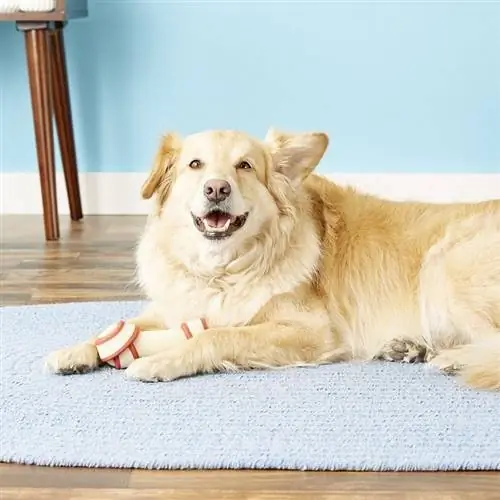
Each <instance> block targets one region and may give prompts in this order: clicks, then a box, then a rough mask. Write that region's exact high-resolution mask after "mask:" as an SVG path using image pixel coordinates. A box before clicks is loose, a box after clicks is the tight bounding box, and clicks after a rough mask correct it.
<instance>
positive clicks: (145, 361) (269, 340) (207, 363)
mask: <svg viewBox="0 0 500 500" xmlns="http://www.w3.org/2000/svg"><path fill="white" fill-rule="evenodd" d="M344 359H347V353H346V351H344V350H343V349H337V348H336V347H335V346H334V342H333V339H332V336H331V334H330V332H329V331H327V330H325V331H323V332H322V331H317V330H315V331H312V330H311V329H308V328H306V327H304V326H303V325H302V324H299V323H297V324H294V323H278V322H276V323H275V322H268V323H263V324H259V325H254V326H245V327H235V328H220V329H211V330H207V331H206V332H205V333H203V334H202V335H199V336H197V337H195V338H194V339H192V340H189V341H181V342H180V343H179V345H178V347H177V348H176V349H172V350H169V351H165V352H162V353H159V354H156V355H154V356H148V357H147V358H142V359H137V360H136V361H134V362H133V363H132V364H131V365H130V366H129V367H128V368H127V370H126V375H127V376H128V377H129V378H132V379H136V380H142V381H148V382H156V381H169V380H174V379H177V378H180V377H186V376H190V375H195V374H198V373H211V372H216V371H227V370H238V369H251V368H277V367H285V366H298V365H317V364H322V363H327V362H331V361H341V360H344Z"/></svg>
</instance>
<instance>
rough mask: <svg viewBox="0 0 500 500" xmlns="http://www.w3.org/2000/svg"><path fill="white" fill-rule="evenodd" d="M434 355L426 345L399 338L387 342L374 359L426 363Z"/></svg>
mask: <svg viewBox="0 0 500 500" xmlns="http://www.w3.org/2000/svg"><path fill="white" fill-rule="evenodd" d="M432 355H433V353H432V352H431V351H430V350H429V349H428V348H427V347H426V346H424V345H421V344H418V343H417V342H413V341H412V340H407V339H403V338H399V339H393V340H391V341H389V342H387V344H385V345H384V347H382V349H381V351H380V352H379V353H378V354H377V355H376V356H375V358H374V359H377V360H382V361H397V362H400V363H425V362H426V361H429V359H431V357H432Z"/></svg>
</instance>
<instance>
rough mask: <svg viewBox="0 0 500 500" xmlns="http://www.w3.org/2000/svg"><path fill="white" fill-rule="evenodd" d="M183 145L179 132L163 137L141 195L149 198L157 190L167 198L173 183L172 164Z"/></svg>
mask: <svg viewBox="0 0 500 500" xmlns="http://www.w3.org/2000/svg"><path fill="white" fill-rule="evenodd" d="M180 147H181V140H180V138H179V136H178V135H177V134H168V135H165V136H163V137H162V138H161V141H160V147H159V148H158V150H157V152H156V156H155V159H154V162H153V168H152V169H151V172H150V173H149V177H148V178H147V179H146V182H145V183H144V184H143V186H142V191H141V195H142V197H143V198H144V199H145V200H147V199H149V198H151V196H153V194H154V193H156V192H157V191H160V190H161V192H162V198H163V199H166V197H167V195H168V191H169V190H170V186H171V185H172V180H173V177H172V171H171V170H172V166H173V164H174V162H175V159H176V157H177V154H178V152H179V150H180Z"/></svg>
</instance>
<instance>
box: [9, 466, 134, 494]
mask: <svg viewBox="0 0 500 500" xmlns="http://www.w3.org/2000/svg"><path fill="white" fill-rule="evenodd" d="M129 479H130V470H128V469H91V468H80V467H65V468H61V467H36V466H34V465H0V487H1V488H2V489H8V488H14V487H23V488H63V489H66V488H85V489H89V488H108V489H110V488H127V487H128V483H129ZM0 498H2V497H1V496H0Z"/></svg>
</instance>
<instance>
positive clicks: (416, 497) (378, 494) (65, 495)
mask: <svg viewBox="0 0 500 500" xmlns="http://www.w3.org/2000/svg"><path fill="white" fill-rule="evenodd" d="M0 495H1V496H0V498H2V500H34V499H37V500H116V499H123V500H128V499H131V500H159V499H162V500H163V499H165V500H170V499H176V500H242V499H245V500H247V499H248V500H312V499H314V500H338V499H343V500H346V499H348V500H367V499H372V498H377V499H388V500H396V499H398V500H424V499H425V500H469V499H470V500H477V499H481V500H498V498H499V497H498V494H495V493H493V494H482V493H480V492H479V493H472V492H469V493H460V492H458V491H450V492H449V493H436V492H425V493H419V492H404V493H403V492H392V491H384V490H379V491H372V492H370V493H367V492H366V491H351V492H348V493H347V492H333V491H332V492H322V493H319V492H318V493H315V494H314V496H313V497H311V494H310V493H309V492H300V491H293V490H291V491H286V492H281V493H277V492H270V491H252V492H241V491H239V490H226V491H220V490H204V491H203V494H202V496H201V495H200V492H199V491H188V490H185V491H177V490H172V489H147V490H134V489H127V490H123V489H99V490H96V489H85V488H71V489H65V490H61V489H54V488H21V489H18V488H5V489H1V490H0Z"/></svg>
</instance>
